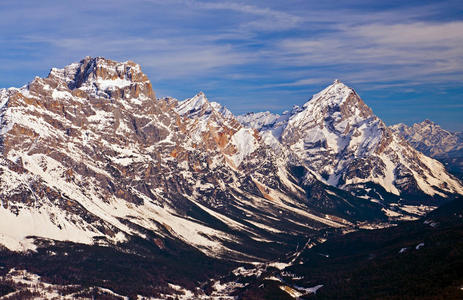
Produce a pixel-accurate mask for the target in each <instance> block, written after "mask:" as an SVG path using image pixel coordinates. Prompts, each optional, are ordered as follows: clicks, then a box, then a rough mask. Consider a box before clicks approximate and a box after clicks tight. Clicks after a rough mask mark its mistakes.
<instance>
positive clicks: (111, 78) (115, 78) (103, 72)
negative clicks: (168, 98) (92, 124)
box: [47, 56, 155, 99]
mask: <svg viewBox="0 0 463 300" xmlns="http://www.w3.org/2000/svg"><path fill="white" fill-rule="evenodd" d="M47 79H50V80H52V81H58V82H63V83H65V85H66V88H67V89H69V90H71V91H73V90H76V89H80V90H82V91H85V92H87V93H90V94H94V95H99V94H100V95H104V94H106V95H107V98H109V97H116V98H130V97H131V98H137V97H139V96H140V95H142V96H144V97H146V98H150V99H155V95H154V92H153V89H152V86H151V83H150V81H149V79H148V77H147V76H146V75H145V74H144V73H143V72H142V70H141V67H140V65H138V64H136V63H134V62H133V61H125V62H116V61H113V60H110V59H106V58H104V57H95V58H92V57H89V56H87V57H85V58H84V59H82V60H81V61H80V62H78V63H72V64H70V65H68V66H65V67H64V68H62V69H58V68H52V69H51V71H50V73H49V75H48V77H47ZM63 88H64V86H63Z"/></svg>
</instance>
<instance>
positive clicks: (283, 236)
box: [0, 57, 463, 299]
mask: <svg viewBox="0 0 463 300" xmlns="http://www.w3.org/2000/svg"><path fill="white" fill-rule="evenodd" d="M433 126H434V127H433V128H436V126H437V125H433ZM425 127H426V126H422V127H420V130H423V131H420V130H418V127H417V128H415V126H414V127H413V133H412V129H410V128H408V127H406V126H405V125H397V126H393V127H391V128H389V127H387V126H386V125H385V124H384V122H383V121H381V120H380V119H379V118H378V117H377V116H376V115H374V113H373V112H372V110H371V109H370V108H369V107H368V106H367V105H366V104H365V103H364V102H363V101H362V99H361V98H360V97H359V95H358V94H357V93H356V92H355V91H354V90H353V89H351V88H349V87H347V86H346V85H344V84H343V83H341V82H340V81H337V80H336V81H335V82H334V83H333V84H332V85H330V86H328V87H327V88H325V89H324V90H323V91H321V92H320V93H318V94H316V95H314V96H313V97H312V98H311V99H310V100H309V101H308V102H307V103H305V104H304V105H303V106H302V107H298V106H295V107H293V108H292V110H291V111H288V112H286V113H284V114H282V115H281V116H280V115H274V114H271V113H251V114H246V115H242V116H234V115H233V114H232V113H231V112H230V111H229V110H228V109H226V108H225V107H224V106H222V105H220V104H219V103H216V102H210V101H208V99H207V97H206V95H204V93H199V94H197V95H196V96H194V97H192V98H189V99H186V100H183V101H178V100H177V99H174V98H163V99H157V98H156V97H155V92H154V91H153V89H152V85H151V82H150V81H149V79H148V78H147V76H146V75H145V74H144V73H143V72H142V71H141V67H140V66H139V65H137V64H135V63H133V62H130V61H128V62H116V61H112V60H108V59H105V58H101V57H97V58H91V57H86V58H85V59H83V60H82V61H80V62H78V63H73V64H71V65H68V66H66V67H64V68H63V69H57V68H53V69H51V71H50V73H49V75H48V76H47V77H46V78H40V77H36V78H35V79H34V80H33V81H31V82H30V83H29V84H27V85H25V86H23V87H21V88H9V89H1V90H0V153H1V154H0V199H1V207H0V248H2V250H1V251H2V255H0V257H1V258H0V267H1V268H0V269H1V270H3V271H2V272H1V273H0V275H3V276H4V278H7V279H8V280H7V281H5V282H3V283H2V282H0V296H1V295H2V294H1V291H2V284H3V287H4V288H3V291H4V292H3V294H9V293H19V292H24V293H27V292H30V290H28V289H27V288H26V289H22V288H21V286H20V284H17V285H15V286H13V285H12V284H11V280H13V279H14V278H15V277H14V276H15V275H14V274H15V273H14V271H15V270H16V271H18V270H20V272H26V271H27V272H30V273H33V274H36V275H34V276H41V277H40V278H41V279H40V280H39V279H37V281H41V282H48V283H50V284H53V286H51V287H50V291H51V290H53V289H54V291H55V292H56V293H62V290H63V289H64V290H66V289H67V290H72V288H70V285H77V286H78V288H75V287H74V290H73V292H69V294H68V295H69V297H74V296H76V295H77V296H78V295H80V296H82V297H90V296H92V295H93V296H95V295H103V294H104V295H106V296H108V295H107V294H108V293H109V294H111V293H113V294H111V295H112V296H114V295H116V294H118V295H126V296H133V297H136V295H144V296H155V297H158V298H159V297H160V298H167V297H169V295H180V294H182V293H183V294H184V295H189V293H191V297H190V298H191V299H198V298H201V297H203V299H209V298H210V297H212V296H214V297H232V296H233V293H236V292H237V288H239V287H244V286H245V285H243V286H240V284H241V283H240V284H237V285H236V286H234V287H231V286H226V287H224V286H222V285H221V283H220V280H219V278H220V277H221V276H224V275H225V274H229V272H232V271H233V272H234V273H236V272H238V273H239V271H237V270H241V269H240V268H243V267H246V268H249V266H256V265H259V266H263V265H265V264H272V263H274V265H275V266H279V267H281V266H289V265H290V264H291V263H290V262H289V261H285V262H284V263H283V262H276V261H277V260H278V259H284V258H286V257H287V255H288V253H293V254H295V255H296V253H299V251H300V249H301V247H302V246H303V245H307V243H308V240H317V241H321V240H323V239H325V238H326V237H327V236H332V235H334V236H337V235H339V234H343V233H346V232H351V231H357V230H359V229H361V228H365V229H372V228H382V227H390V226H393V225H396V224H397V223H398V222H400V221H403V220H415V219H417V218H420V217H421V216H423V215H424V214H426V213H427V212H429V211H431V210H433V209H435V208H436V207H438V206H440V205H442V204H443V203H446V202H448V201H452V200H453V199H457V198H460V197H461V196H462V195H463V186H462V184H461V182H460V181H459V180H458V179H457V178H456V177H455V176H453V175H452V174H450V173H449V172H448V171H447V170H446V169H445V167H444V165H443V164H442V163H440V162H439V161H437V160H435V159H433V158H430V157H429V156H426V155H425V154H423V153H422V152H426V151H427V152H426V153H428V154H429V155H432V156H435V157H436V158H439V159H440V154H439V155H437V154H436V153H450V152H452V151H456V152H458V151H460V150H461V147H460V146H461V137H460V140H459V141H460V142H458V140H455V139H454V138H452V137H446V136H445V134H443V133H439V136H441V137H436V138H435V139H436V142H435V143H434V142H433V141H434V138H433V139H430V138H431V137H430V135H429V134H426V133H425V131H424V130H428V129H425ZM431 127H432V126H431ZM437 127H438V126H437ZM426 128H428V127H426ZM418 132H420V133H418ZM421 132H423V133H421ZM432 132H433V133H434V132H436V129H432ZM439 132H440V131H439ZM449 134H450V133H449ZM419 135H420V136H422V137H426V138H428V139H430V140H429V141H428V140H427V139H425V138H421V139H419V138H418V136H419ZM450 135H451V136H453V135H452V134H450ZM455 136H456V135H455ZM407 140H408V141H407ZM418 140H419V142H418ZM415 141H416V142H415ZM418 143H422V144H423V145H427V146H429V147H430V148H429V149H428V148H420V147H421V146H420V145H421V144H418ZM452 143H453V144H452ZM458 143H460V146H458ZM444 144H445V145H444ZM446 145H448V146H446ZM452 145H453V146H452ZM452 147H453V148H452ZM459 147H460V148H459ZM449 149H452V150H449ZM420 151H422V152H420ZM439 151H440V152H439ZM452 153H453V152H452ZM445 155H448V154H445ZM56 266H60V267H59V268H57V267H56ZM12 268H15V270H12ZM258 270H260V269H259V268H257V271H258ZM233 272H232V273H233ZM234 273H233V274H234ZM238 273H237V274H238ZM21 274H22V273H21ZM31 276H32V275H31ZM222 278H223V277H222ZM13 281H14V282H16V281H15V280H13ZM8 282H10V284H9V285H8ZM234 282H235V283H236V281H234ZM106 289H109V290H110V292H108V291H107V290H106ZM50 293H51V292H50ZM79 293H81V294H79ZM92 293H93V294H92ZM105 293H106V294H105ZM114 293H116V294H114ZM308 293H309V292H308ZM50 295H52V294H49V295H48V296H50ZM42 296H44V295H42ZM48 296H47V297H48ZM114 297H116V296H114ZM185 297H187V296H185ZM208 297H209V298H208ZM187 298H188V297H187Z"/></svg>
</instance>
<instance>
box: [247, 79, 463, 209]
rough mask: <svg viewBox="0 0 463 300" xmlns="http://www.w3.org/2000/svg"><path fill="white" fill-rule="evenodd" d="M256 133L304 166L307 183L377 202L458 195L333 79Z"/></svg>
mask: <svg viewBox="0 0 463 300" xmlns="http://www.w3.org/2000/svg"><path fill="white" fill-rule="evenodd" d="M247 122H248V124H251V123H252V121H249V120H248V121H247ZM262 135H263V136H264V137H266V138H264V139H265V140H266V141H267V143H268V144H270V145H272V146H273V147H274V148H279V147H280V148H281V147H283V148H284V149H286V150H287V151H286V152H287V153H288V151H289V153H290V154H289V155H290V156H292V159H291V160H292V163H293V164H300V165H303V166H305V167H306V168H307V169H309V170H310V172H307V173H306V175H305V183H306V184H308V185H310V184H311V183H312V182H313V180H314V178H316V179H318V180H320V181H322V182H324V183H325V184H328V185H331V186H335V187H338V188H341V189H344V190H348V191H352V192H354V193H355V194H356V195H358V196H364V197H367V198H372V199H376V200H379V201H381V202H385V197H387V198H389V199H391V200H390V201H394V202H397V201H399V199H402V200H405V201H409V200H410V199H415V200H420V201H422V200H423V199H431V198H436V199H437V198H447V197H448V196H449V195H456V194H462V193H463V188H462V186H461V184H460V183H459V182H458V180H456V179H455V178H454V177H453V176H451V175H449V174H448V173H447V172H446V171H445V169H444V167H443V166H442V164H440V163H439V162H437V161H435V160H433V159H431V158H429V157H427V156H425V155H423V154H422V153H420V152H418V151H416V150H415V149H414V148H413V147H411V146H410V145H409V144H408V143H407V142H406V141H404V140H403V139H402V138H401V137H400V136H398V135H397V134H396V133H394V132H393V131H391V130H390V129H389V128H388V127H387V126H386V125H385V124H384V122H382V121H381V120H380V119H379V118H378V117H377V116H376V115H374V114H373V112H372V111H371V109H370V108H369V107H368V106H367V105H366V104H365V103H364V102H363V101H362V100H361V99H360V97H359V96H358V95H357V93H356V92H355V91H354V90H352V89H351V88H349V87H347V86H345V85H344V84H343V83H341V82H339V81H335V82H334V83H333V84H332V85H330V86H328V87H327V88H326V89H324V90H323V91H321V92H320V93H318V94H316V95H314V96H313V97H312V98H311V100H309V101H308V102H307V103H305V104H304V106H303V107H302V108H296V109H293V112H292V113H291V114H290V115H289V116H288V117H287V121H284V120H283V122H274V123H273V124H272V125H271V126H270V127H262ZM394 199H395V200H394ZM402 200H400V201H402ZM386 202H387V201H386ZM428 203H429V202H428ZM431 203H432V202H431Z"/></svg>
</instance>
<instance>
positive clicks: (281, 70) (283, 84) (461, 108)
mask: <svg viewBox="0 0 463 300" xmlns="http://www.w3.org/2000/svg"><path fill="white" fill-rule="evenodd" d="M319 2H322V1H308V0H306V1H302V0H286V1H274V0H268V1H221V2H218V1H215V2H214V1H204V0H202V1H199V0H198V1H197V0H173V1H169V0H163V1H161V0H130V1H129V0H127V1H120V0H99V1H95V0H93V1H89V0H80V1H57V0H56V1H50V0H42V1H16V0H15V1H11V0H2V1H1V2H0V87H10V86H22V85H24V84H26V83H27V82H29V81H30V80H31V79H32V78H33V77H34V76H36V75H38V76H46V75H47V73H48V71H49V69H50V68H51V67H55V66H56V67H63V66H65V65H67V64H70V63H71V62H75V61H79V60H80V59H82V58H83V57H85V56H87V55H90V56H104V57H107V58H111V59H114V60H121V61H122V60H123V61H125V60H129V59H130V60H133V61H135V62H137V63H139V64H140V65H141V66H142V68H143V70H144V72H145V73H146V74H147V75H148V76H149V78H150V79H151V81H152V83H153V86H154V89H155V92H156V94H157V95H158V96H159V97H161V96H173V97H175V98H178V99H184V98H188V97H191V96H193V95H194V94H196V93H197V92H199V91H204V92H205V93H206V95H207V96H208V98H209V99H210V100H213V101H218V102H220V103H222V104H224V105H226V106H227V107H228V108H229V109H230V110H231V111H232V112H234V113H235V114H240V113H244V112H248V111H262V110H270V111H272V112H282V111H283V110H286V109H288V108H290V107H291V106H292V105H293V104H303V103H304V102H305V101H307V100H308V99H309V98H310V96H311V95H312V94H314V93H316V92H318V91H319V90H321V89H323V88H324V87H325V86H326V85H328V84H330V83H331V82H332V81H333V80H334V79H336V78H338V79H340V80H341V81H343V82H344V83H346V84H347V85H349V86H351V87H353V88H354V89H356V91H357V92H358V93H359V94H360V96H361V97H362V98H363V99H364V101H365V102H366V103H367V104H368V105H369V106H371V107H372V109H373V111H374V112H375V113H376V114H377V115H378V116H379V117H381V118H382V119H383V120H384V121H386V123H387V124H393V123H397V122H404V123H407V124H411V123H413V122H419V121H422V120H423V119H426V118H428V119H431V120H433V121H436V122H437V123H439V124H441V125H442V126H443V127H444V128H447V129H450V130H460V131H461V130H463V2H462V1H461V0H459V1H426V0H420V1H361V0H360V1H323V2H324V3H319ZM403 2H406V3H403Z"/></svg>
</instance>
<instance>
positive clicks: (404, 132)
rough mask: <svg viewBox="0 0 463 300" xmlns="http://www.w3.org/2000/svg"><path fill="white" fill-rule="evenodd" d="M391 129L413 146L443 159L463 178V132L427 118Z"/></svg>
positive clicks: (447, 165)
mask: <svg viewBox="0 0 463 300" xmlns="http://www.w3.org/2000/svg"><path fill="white" fill-rule="evenodd" d="M391 129H392V130H393V131H395V132H397V133H398V134H400V135H401V136H403V137H404V138H405V139H406V140H407V141H408V142H409V143H410V144H411V145H412V146H413V147H415V148H416V149H417V150H418V151H421V152H423V153H424V154H426V155H428V156H430V157H433V158H435V159H437V160H439V161H441V162H442V163H443V164H444V165H445V166H446V167H447V169H448V170H449V171H450V172H451V173H453V174H454V175H456V176H457V177H459V178H460V179H462V178H463V133H462V132H450V131H447V130H445V129H442V128H441V127H440V126H439V125H437V124H436V123H433V122H431V121H429V120H425V121H423V122H421V123H417V124H413V126H410V127H409V126H407V125H405V124H397V125H393V126H391Z"/></svg>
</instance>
